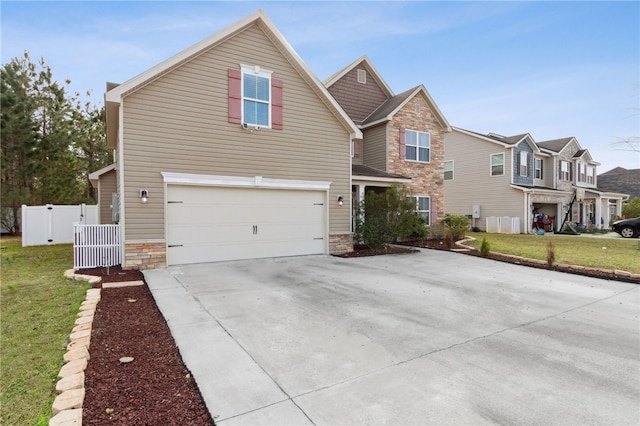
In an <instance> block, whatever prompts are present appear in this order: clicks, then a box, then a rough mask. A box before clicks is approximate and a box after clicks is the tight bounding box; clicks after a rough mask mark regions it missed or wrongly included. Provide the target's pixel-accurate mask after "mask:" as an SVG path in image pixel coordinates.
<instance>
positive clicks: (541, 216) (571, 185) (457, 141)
mask: <svg viewBox="0 0 640 426" xmlns="http://www.w3.org/2000/svg"><path fill="white" fill-rule="evenodd" d="M445 139H446V140H445V159H446V161H445V192H446V197H447V208H446V212H447V213H452V214H463V215H468V216H469V217H470V218H471V219H472V221H473V225H474V226H476V227H478V228H480V229H483V230H484V229H486V228H487V226H486V224H487V218H502V220H503V221H506V222H508V223H510V227H513V228H515V229H513V230H512V231H513V232H514V233H522V232H524V233H526V232H529V231H530V230H531V229H535V228H536V227H537V228H540V227H543V228H544V229H545V230H547V231H559V230H560V227H561V226H562V223H563V221H564V220H565V219H566V220H567V221H569V222H573V223H576V224H582V225H584V226H592V227H595V228H598V229H601V228H605V229H606V228H608V227H609V223H610V222H611V220H613V219H614V218H615V217H617V216H619V215H620V213H621V209H622V201H623V200H624V199H625V198H626V197H627V195H626V194H623V193H620V192H616V191H607V190H603V189H600V188H599V187H598V181H597V172H596V170H597V166H599V163H597V162H596V161H594V160H593V159H592V158H591V155H590V154H589V152H588V151H587V150H585V149H582V148H581V147H580V145H579V144H578V141H577V140H576V139H575V138H572V137H571V138H564V139H557V140H551V141H545V142H535V141H534V140H533V138H532V137H531V135H530V134H528V133H525V134H521V135H516V136H509V137H507V136H502V135H498V134H494V133H490V134H486V135H484V134H480V133H476V132H472V131H469V130H465V129H460V128H455V127H454V129H453V131H452V132H451V133H450V134H448V135H447V136H446V138H445ZM567 212H568V214H567Z"/></svg>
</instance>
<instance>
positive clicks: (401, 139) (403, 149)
mask: <svg viewBox="0 0 640 426" xmlns="http://www.w3.org/2000/svg"><path fill="white" fill-rule="evenodd" d="M399 133H400V159H401V160H404V156H405V142H404V127H400V132H399Z"/></svg>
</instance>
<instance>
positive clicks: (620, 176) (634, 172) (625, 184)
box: [598, 167, 640, 198]
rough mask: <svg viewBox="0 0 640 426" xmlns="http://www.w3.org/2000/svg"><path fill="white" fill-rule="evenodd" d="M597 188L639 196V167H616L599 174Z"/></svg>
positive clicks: (632, 196) (631, 196)
mask: <svg viewBox="0 0 640 426" xmlns="http://www.w3.org/2000/svg"><path fill="white" fill-rule="evenodd" d="M598 188H601V189H604V190H607V191H612V192H622V193H625V194H629V197H630V198H634V197H640V169H631V170H628V169H625V168H624V167H616V168H615V169H611V170H609V171H608V172H605V173H602V174H599V175H598Z"/></svg>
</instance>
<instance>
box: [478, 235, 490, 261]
mask: <svg viewBox="0 0 640 426" xmlns="http://www.w3.org/2000/svg"><path fill="white" fill-rule="evenodd" d="M490 251H491V245H490V244H489V241H487V239H486V238H483V239H482V244H480V256H482V257H487V256H488V255H489V252H490Z"/></svg>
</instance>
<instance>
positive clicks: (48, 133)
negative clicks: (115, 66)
mask: <svg viewBox="0 0 640 426" xmlns="http://www.w3.org/2000/svg"><path fill="white" fill-rule="evenodd" d="M70 83H71V82H70V81H69V80H65V81H64V83H63V84H60V83H58V82H57V81H56V80H55V79H54V77H53V73H52V71H51V67H49V65H47V63H46V62H45V60H44V59H42V58H41V59H40V60H39V61H37V63H34V62H33V61H32V60H31V58H30V56H29V53H28V52H25V53H24V55H23V57H21V58H18V57H16V58H13V59H12V60H11V61H10V62H9V63H7V64H4V65H2V68H1V69H0V91H1V94H0V102H1V103H0V121H1V128H0V136H1V139H2V150H1V163H0V173H1V176H2V181H1V195H2V203H1V208H0V223H1V224H2V226H3V227H4V228H5V229H6V230H8V231H10V232H12V233H16V232H19V231H20V228H19V215H20V213H19V209H20V207H21V206H22V205H23V204H25V205H43V204H80V203H88V204H95V202H96V197H97V194H96V193H95V190H94V188H93V187H92V186H91V184H90V182H89V173H91V172H94V171H96V170H99V169H101V168H102V167H105V166H107V165H109V164H111V162H112V161H113V158H112V151H111V150H110V149H108V148H107V144H106V136H105V113H104V106H101V107H97V106H95V105H92V104H91V103H90V102H89V101H82V100H81V99H80V94H79V93H77V92H75V93H72V92H70V90H69V84H70ZM87 94H89V93H87Z"/></svg>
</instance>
